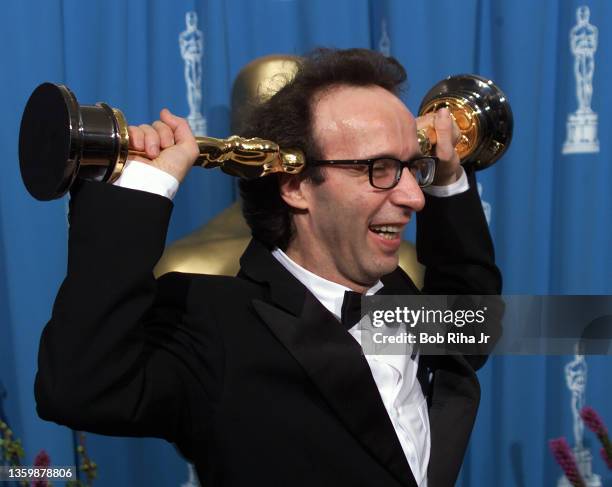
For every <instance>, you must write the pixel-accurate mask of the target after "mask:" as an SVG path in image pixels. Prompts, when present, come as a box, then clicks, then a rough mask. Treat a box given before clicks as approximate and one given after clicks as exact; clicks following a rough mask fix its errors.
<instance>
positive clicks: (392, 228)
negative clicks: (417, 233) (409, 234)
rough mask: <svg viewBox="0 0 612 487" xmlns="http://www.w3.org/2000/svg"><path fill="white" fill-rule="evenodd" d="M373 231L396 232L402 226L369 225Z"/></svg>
mask: <svg viewBox="0 0 612 487" xmlns="http://www.w3.org/2000/svg"><path fill="white" fill-rule="evenodd" d="M370 228H371V229H372V230H374V231H375V232H389V233H398V232H399V231H400V230H401V229H402V228H401V227H397V226H392V225H382V226H372V227H370Z"/></svg>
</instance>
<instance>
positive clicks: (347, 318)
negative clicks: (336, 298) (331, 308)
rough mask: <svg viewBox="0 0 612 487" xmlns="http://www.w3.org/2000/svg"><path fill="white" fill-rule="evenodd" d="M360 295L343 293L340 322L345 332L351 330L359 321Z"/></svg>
mask: <svg viewBox="0 0 612 487" xmlns="http://www.w3.org/2000/svg"><path fill="white" fill-rule="evenodd" d="M361 318H362V315H361V293H358V292H355V291H344V300H343V301H342V311H341V312H340V322H341V323H342V324H343V325H344V327H345V328H346V329H347V330H350V329H351V328H353V327H354V326H355V325H356V324H357V323H359V321H360V320H361Z"/></svg>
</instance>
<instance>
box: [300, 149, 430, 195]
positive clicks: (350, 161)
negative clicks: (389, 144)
mask: <svg viewBox="0 0 612 487" xmlns="http://www.w3.org/2000/svg"><path fill="white" fill-rule="evenodd" d="M423 159H427V160H431V161H433V172H432V174H431V176H430V177H429V181H428V182H427V183H426V184H422V185H421V184H419V187H421V188H425V187H427V186H429V185H430V184H431V183H432V182H433V180H434V177H435V175H436V168H437V167H438V162H439V161H440V159H439V158H437V157H435V156H417V157H413V158H412V159H408V160H407V161H400V160H399V159H396V158H395V157H375V158H374V159H328V160H324V159H321V160H314V161H311V160H309V161H308V164H310V165H312V166H326V165H348V166H350V165H361V166H368V177H369V179H370V185H371V186H372V187H373V188H376V189H393V188H395V187H396V186H397V184H398V183H399V182H400V179H401V178H402V172H403V171H404V168H405V167H408V168H411V167H414V166H415V164H416V163H417V162H418V161H422V160H423ZM389 160H391V161H395V162H399V170H398V171H396V174H395V179H394V180H393V185H392V186H389V187H388V188H381V187H380V186H376V185H375V184H374V177H373V174H372V173H373V168H374V164H375V163H376V162H377V161H389ZM417 184H418V182H417Z"/></svg>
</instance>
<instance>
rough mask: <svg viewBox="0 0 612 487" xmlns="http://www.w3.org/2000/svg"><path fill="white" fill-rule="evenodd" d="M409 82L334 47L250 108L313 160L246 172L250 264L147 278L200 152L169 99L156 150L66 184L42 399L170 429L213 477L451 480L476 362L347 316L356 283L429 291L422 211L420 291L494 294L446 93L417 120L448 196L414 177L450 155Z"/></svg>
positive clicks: (228, 480)
mask: <svg viewBox="0 0 612 487" xmlns="http://www.w3.org/2000/svg"><path fill="white" fill-rule="evenodd" d="M404 80H405V72H404V70H403V68H402V67H401V66H400V65H399V64H398V63H397V61H395V60H393V59H388V58H385V57H384V56H382V55H380V54H377V53H375V52H372V51H367V50H362V49H354V50H346V51H335V50H319V51H316V52H315V53H314V54H313V55H311V56H310V57H308V58H306V59H305V60H304V61H303V63H302V65H301V67H300V69H299V70H298V73H297V74H296V76H295V78H294V79H293V80H292V81H291V82H290V83H289V84H287V85H286V86H285V87H284V88H283V89H281V90H280V91H279V93H278V94H276V95H275V96H273V97H272V98H271V99H270V100H269V101H268V102H266V103H264V104H262V105H261V106H260V107H258V108H256V109H255V110H254V112H253V113H252V115H251V116H250V123H249V124H248V127H247V128H246V129H245V133H244V134H243V135H247V136H254V135H258V136H260V137H263V138H269V139H271V140H275V141H277V142H278V143H279V145H280V146H281V147H286V148H297V149H300V150H302V151H303V152H304V153H305V155H306V158H307V160H308V167H307V169H306V171H305V172H304V174H301V175H298V176H290V175H283V176H280V177H277V176H269V177H265V178H261V179H259V180H256V181H250V182H242V184H241V192H242V195H243V199H244V213H245V217H246V219H247V221H248V223H249V225H250V226H251V229H252V232H253V237H254V238H253V241H252V242H251V244H250V245H249V247H248V248H247V250H246V251H245V253H244V255H243V256H242V258H241V271H240V273H239V275H238V276H237V277H236V278H228V277H213V276H200V275H186V274H178V273H170V274H167V275H165V276H163V277H162V278H160V280H159V281H157V282H156V281H155V280H154V278H153V277H152V272H151V270H152V268H153V266H154V265H155V262H156V261H157V259H158V258H159V256H160V255H161V252H162V250H163V243H164V238H165V232H166V227H167V222H168V219H169V216H170V211H171V207H172V205H171V202H170V200H169V199H168V198H167V197H164V196H172V193H173V192H174V191H175V189H176V186H177V185H178V182H180V181H181V180H182V179H183V178H184V176H185V175H186V173H187V172H188V170H189V168H190V167H191V166H192V164H193V161H194V160H195V158H196V156H197V154H198V149H197V145H196V143H195V140H194V139H193V137H192V135H191V132H190V130H189V128H188V125H187V124H186V122H185V120H182V119H180V118H178V117H175V116H173V115H172V114H170V113H169V112H168V111H167V110H164V111H162V113H161V121H157V122H155V123H153V125H152V126H147V125H145V126H140V127H132V128H131V129H130V143H131V144H132V146H133V147H134V148H135V149H138V150H144V151H146V153H147V155H148V156H149V158H148V159H146V158H142V159H140V161H139V162H135V163H131V165H130V167H128V168H127V169H126V172H124V175H123V176H122V178H121V181H120V182H119V184H120V185H121V186H124V187H113V186H109V185H103V184H96V183H83V184H82V185H81V187H80V188H78V189H77V190H76V191H75V192H74V195H73V199H72V208H71V229H70V244H69V246H70V248H69V262H68V274H67V277H66V280H65V281H64V283H63V285H62V287H61V289H60V292H59V294H58V297H57V300H56V303H55V307H54V311H53V316H52V318H51V321H50V322H49V324H48V325H47V327H46V328H45V330H44V332H43V337H42V341H41V349H40V357H39V372H38V376H37V381H36V396H37V401H38V410H39V414H40V415H41V416H42V417H43V418H45V419H51V420H54V421H57V422H59V423H62V424H66V425H69V426H71V427H73V428H76V429H82V430H90V431H94V432H98V433H103V434H111V435H146V436H156V437H161V438H165V439H167V440H168V441H171V442H174V443H176V444H177V446H178V447H179V448H180V450H181V451H182V452H183V453H184V454H185V456H186V457H187V458H189V459H190V460H191V461H192V462H194V463H195V465H196V467H197V469H198V474H199V476H200V479H201V481H202V483H203V485H214V486H217V485H278V486H300V485H304V486H306V485H307V486H313V485H321V486H327V485H329V486H331V485H334V486H338V485H342V486H372V485H376V486H416V485H419V486H426V485H428V486H430V487H432V486H433V487H440V486H450V485H453V484H454V481H455V479H456V477H457V474H458V471H459V468H460V464H461V460H462V458H463V454H464V451H465V448H466V445H467V441H468V437H469V433H470V431H471V428H472V425H473V421H474V418H475V414H476V409H477V406H478V400H479V387H478V381H477V379H476V375H475V373H474V368H475V367H476V366H478V365H481V363H482V361H481V360H468V359H466V358H464V357H461V356H456V357H439V358H438V359H436V360H434V358H432V357H418V356H416V357H410V356H407V357H401V358H399V359H397V360H386V359H385V358H384V357H377V356H364V355H363V353H362V350H361V347H360V342H359V340H360V336H359V333H358V331H357V330H356V327H355V326H354V325H356V323H353V322H350V321H349V322H348V323H346V320H344V321H345V323H344V325H345V326H343V325H341V324H340V322H339V321H340V320H341V318H342V317H341V308H342V307H343V297H344V294H345V291H347V290H352V291H356V292H358V293H368V294H372V293H374V292H376V291H378V290H380V289H381V288H383V289H384V288H386V289H387V290H389V289H391V290H393V291H394V292H396V293H405V294H414V293H417V292H418V290H417V289H416V287H415V286H414V284H413V283H412V282H411V281H410V279H409V278H408V277H407V276H406V275H405V274H404V273H403V272H402V271H401V270H399V269H398V268H397V264H398V256H397V250H398V246H399V242H400V237H401V234H402V231H403V229H404V227H405V225H406V224H408V222H409V220H410V219H411V218H412V216H413V215H414V213H416V212H420V215H421V216H420V217H419V222H418V239H417V246H418V251H419V255H420V258H421V260H422V262H423V263H424V264H425V265H426V266H427V275H426V278H425V287H426V291H427V292H432V293H437V292H440V293H474V294H485V293H496V292H499V291H500V277H499V272H498V271H497V268H496V267H495V265H494V263H493V248H492V245H491V241H490V238H489V235H488V230H487V226H486V222H485V220H484V215H483V213H482V207H481V205H480V201H479V199H478V195H477V192H476V187H475V181H474V179H473V178H472V177H471V176H470V178H468V177H466V175H465V173H464V171H463V169H462V168H461V166H460V165H459V159H458V157H457V154H456V152H455V151H454V142H455V141H456V137H457V134H456V130H455V128H454V126H453V123H452V120H451V118H450V116H449V114H448V112H447V111H446V110H441V111H440V112H438V114H436V115H435V116H434V115H430V116H428V117H426V118H425V119H423V120H420V121H419V123H420V124H424V125H431V126H433V128H434V129H435V131H436V135H437V138H438V144H437V148H436V151H437V156H438V157H439V158H440V161H439V162H438V164H437V168H436V171H435V179H434V186H433V187H432V188H430V189H429V191H430V192H432V193H434V194H437V195H438V196H435V195H434V196H429V195H428V196H427V197H425V196H424V194H423V192H422V191H421V188H420V187H419V182H420V183H423V184H424V183H426V182H427V180H428V178H429V177H430V176H432V172H431V170H432V168H433V167H435V166H433V164H434V162H435V161H433V160H431V159H430V158H429V159H428V158H423V157H422V155H421V154H419V148H418V144H417V138H416V126H417V123H416V121H415V119H414V117H413V116H412V115H411V114H410V112H409V111H408V110H407V108H406V107H405V106H404V105H403V103H402V102H401V101H400V100H399V98H398V97H397V90H398V89H399V86H400V85H401V83H402V82H403V81H404ZM401 161H404V162H401ZM145 180H146V181H145ZM468 180H469V181H468ZM135 189H137V190H138V191H135ZM151 193H158V194H151ZM160 195H162V196H160ZM347 328H348V330H347ZM426 397H427V400H426ZM428 406H429V407H428Z"/></svg>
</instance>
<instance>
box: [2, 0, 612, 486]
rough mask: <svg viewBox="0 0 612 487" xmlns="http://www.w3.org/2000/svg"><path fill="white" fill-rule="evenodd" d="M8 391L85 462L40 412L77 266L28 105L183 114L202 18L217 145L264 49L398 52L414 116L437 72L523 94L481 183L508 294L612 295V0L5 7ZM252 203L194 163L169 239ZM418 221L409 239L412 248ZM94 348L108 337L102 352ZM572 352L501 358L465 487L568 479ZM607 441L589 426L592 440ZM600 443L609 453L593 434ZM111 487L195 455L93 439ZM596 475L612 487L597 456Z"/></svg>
mask: <svg viewBox="0 0 612 487" xmlns="http://www.w3.org/2000/svg"><path fill="white" fill-rule="evenodd" d="M580 5H587V6H588V7H589V8H590V14H591V15H590V22H591V23H592V24H593V25H595V26H597V27H599V43H598V47H597V51H596V53H595V74H594V78H593V87H594V92H593V97H592V102H591V106H592V109H593V111H594V112H596V113H597V114H598V116H599V118H598V122H597V123H598V131H599V139H600V148H599V152H597V153H576V154H566V155H563V154H562V148H563V144H564V142H565V140H566V136H567V134H566V122H567V119H568V115H569V114H571V113H573V112H575V111H576V109H577V103H578V102H577V99H576V94H575V89H576V88H575V78H574V57H573V55H572V53H571V51H570V39H569V32H570V29H571V28H572V27H573V26H574V25H575V24H576V9H577V8H578V7H579V6H580ZM0 11H1V12H2V16H1V17H0V27H1V29H2V32H3V34H4V35H3V38H4V40H3V42H2V43H0V60H1V62H2V66H1V69H0V107H2V113H3V115H2V117H3V124H2V126H3V130H2V131H1V132H0V158H1V160H2V162H3V174H2V177H1V178H0V380H1V381H2V383H3V384H4V387H5V389H6V390H7V393H8V395H7V397H6V399H5V400H4V411H5V413H6V415H7V417H8V419H9V420H10V422H11V424H12V426H13V428H14V430H15V433H16V435H17V436H18V437H21V438H22V440H23V442H24V446H25V448H26V451H27V455H26V458H25V459H24V463H25V464H31V463H32V460H33V457H34V455H35V454H36V453H37V452H38V451H39V450H40V449H41V448H44V449H46V450H47V451H48V452H49V453H50V454H51V457H52V460H53V463H54V464H58V465H72V464H74V455H73V440H72V434H71V432H70V430H68V429H66V428H63V427H59V426H56V425H54V424H51V423H46V422H43V421H41V420H39V419H38V418H37V416H36V412H35V404H34V399H33V379H34V374H35V370H36V351H37V346H38V338H39V335H40V332H41V330H42V327H43V326H44V324H45V322H46V320H47V319H48V317H49V314H50V308H51V305H52V302H53V298H54V294H55V292H56V290H57V287H58V285H59V283H60V281H61V279H62V277H63V274H64V270H65V266H66V216H65V206H66V202H65V201H64V200H60V201H55V202H52V203H46V204H41V203H39V202H36V201H35V200H33V199H32V198H31V197H30V196H29V195H28V194H27V193H26V191H25V190H24V188H23V186H22V184H21V180H20V176H19V169H18V161H17V137H18V129H19V121H20V116H21V111H22V109H23V107H24V104H25V102H26V100H27V98H28V96H29V94H30V93H31V91H32V90H33V88H34V87H35V86H36V85H38V84H39V83H41V82H43V81H54V82H61V83H65V84H67V85H68V86H69V87H71V88H72V90H73V91H74V92H75V93H76V94H77V97H78V98H79V100H80V101H81V102H82V103H85V104H91V103H94V102H96V101H105V102H107V103H109V104H110V105H111V106H116V107H119V108H121V109H122V110H123V111H124V113H125V115H126V117H127V119H128V120H129V122H130V123H132V124H137V123H144V122H149V121H152V120H154V119H156V118H157V117H158V113H159V110H160V109H161V108H162V107H164V106H167V107H169V108H171V109H172V110H173V111H175V112H176V113H178V114H182V115H184V116H186V115H187V114H188V112H189V107H188V104H187V98H186V88H185V81H184V77H183V70H184V64H183V60H182V58H181V55H180V52H179V45H178V36H179V33H180V32H181V31H183V30H185V13H186V12H188V11H195V12H197V14H198V17H199V25H198V27H199V29H201V30H202V31H203V33H204V39H205V45H204V86H203V102H202V111H203V113H204V115H205V117H206V119H207V121H208V133H209V135H213V136H227V135H229V99H230V90H231V82H232V80H233V79H234V77H235V75H236V74H237V72H238V71H239V69H240V68H241V67H242V66H243V65H244V64H246V63H247V62H248V61H250V60H252V59H253V58H255V57H258V56H262V55H266V54H273V53H289V54H302V53H304V52H306V51H308V50H310V49H311V48H313V47H316V46H320V45H323V46H335V47H370V48H374V49H390V52H391V54H392V55H393V56H395V57H397V58H398V59H399V60H400V61H401V62H402V63H403V64H404V66H405V67H406V68H407V70H408V73H409V80H410V82H409V89H408V90H407V91H406V93H405V97H404V98H405V101H406V103H407V105H408V106H409V108H410V109H411V110H412V111H413V112H415V111H416V109H417V108H418V105H419V103H420V100H421V97H422V96H423V95H424V94H425V93H426V91H427V90H428V89H429V87H430V86H431V85H433V84H434V83H435V82H437V81H438V80H439V79H441V78H443V77H445V76H447V75H449V74H457V73H465V72H468V73H479V74H481V75H483V76H487V77H490V78H492V79H494V80H495V81H496V82H497V83H498V84H499V85H500V86H501V87H502V88H503V89H504V91H505V92H506V94H507V95H508V98H509V100H510V102H511V104H512V107H513V111H514V116H515V133H514V141H513V144H512V147H511V148H510V150H509V151H508V153H507V155H506V156H505V157H504V159H502V161H501V162H500V163H498V164H497V165H496V166H494V167H493V168H491V169H490V170H488V171H486V172H483V173H481V174H480V182H481V183H482V199H483V200H484V201H485V204H487V205H488V206H489V207H490V209H491V222H490V226H491V230H492V233H493V236H494V239H495V242H496V247H497V256H498V261H499V264H500V266H501V268H502V270H503V273H504V280H505V292H506V293H515V294H580V293H584V294H612V279H611V276H612V257H611V254H610V249H611V247H612V226H611V223H612V221H611V220H612V218H611V217H612V196H611V194H610V191H609V188H610V181H611V180H612V152H611V151H612V142H611V140H610V139H608V137H607V135H608V134H610V133H611V131H612V121H611V115H610V113H612V110H611V109H612V100H611V97H612V93H611V90H610V86H612V62H610V61H611V60H612V39H611V37H610V36H611V35H612V28H610V27H609V24H607V20H608V19H610V18H612V3H610V2H609V1H607V0H579V1H573V0H559V1H557V0H540V1H538V2H533V0H513V1H503V0H464V1H462V2H457V1H455V0H414V1H404V0H380V1H377V0H369V1H368V0H308V1H307V0H208V1H205V0H201V1H193V0H173V1H171V2H170V1H163V0H99V1H97V0H96V1H94V0H92V1H89V2H82V1H78V0H64V1H60V0H38V1H37V0H12V1H10V0H9V1H4V2H2V4H1V5H0ZM234 199H235V190H234V184H233V181H232V180H230V178H228V177H227V176H224V175H222V174H221V173H217V172H212V171H201V170H195V171H193V172H192V173H190V175H189V177H188V178H187V180H186V182H185V183H184V184H183V187H182V188H181V190H180V192H179V194H178V196H177V199H176V208H175V212H174V216H173V220H172V226H171V231H170V239H171V240H173V239H175V238H178V237H180V236H182V235H184V234H186V233H188V232H190V231H191V230H193V229H195V228H196V227H197V226H199V225H201V224H202V223H203V222H205V221H207V220H208V219H209V218H210V217H212V216H213V215H215V214H216V213H217V212H219V211H220V210H221V209H223V208H225V207H226V206H228V205H229V204H230V203H231V202H232V201H233V200H234ZM413 232H414V229H411V230H409V231H408V232H407V235H406V237H407V238H410V239H413V238H414V233H413ZM92 346H95V344H92ZM567 360H568V358H567V357H552V358H551V357H549V358H546V357H512V358H508V357H506V358H500V357H497V358H494V359H492V360H491V361H490V362H489V363H488V365H487V366H486V367H485V369H484V370H483V371H482V372H481V373H480V379H481V382H482V385H483V402H482V405H481V408H480V412H479V416H478V420H477V425H476V428H475V431H474V435H473V437H472V440H471V445H470V449H469V452H468V456H467V460H466V463H465V465H464V469H463V473H462V476H461V480H460V482H459V485H462V486H480V485H482V486H485V485H487V486H488V485H498V486H510V485H518V486H523V485H529V486H531V485H545V484H548V485H552V484H553V483H555V482H556V479H557V477H558V475H559V472H560V471H559V469H558V468H557V467H556V465H555V464H554V462H553V460H552V459H551V457H550V455H549V453H548V450H547V440H548V439H549V438H551V437H557V436H561V435H566V436H568V438H569V437H571V432H572V429H571V414H570V406H569V393H568V391H567V389H566V387H565V381H564V378H563V365H564V364H565V363H566V362H567ZM588 364H589V367H590V368H589V382H588V391H587V403H589V404H591V405H592V406H593V407H595V409H597V410H598V411H600V412H601V413H602V415H603V416H604V418H606V419H607V421H608V424H609V425H610V426H612V392H611V391H610V379H609V375H608V374H609V372H610V370H611V369H610V366H611V364H612V360H611V359H610V358H609V357H599V358H597V357H589V358H588ZM586 436H587V438H589V439H591V438H592V436H591V435H590V433H587V434H586ZM591 445H592V446H594V447H596V448H594V450H598V447H597V444H596V442H595V441H592V442H591ZM88 449H89V453H90V456H92V457H93V459H94V460H95V461H97V463H98V464H99V468H100V473H99V481H98V483H97V485H113V486H118V487H122V486H126V487H127V486H133V485H151V486H167V485H180V483H181V482H182V481H185V480H186V478H187V469H186V465H185V462H184V461H183V460H182V459H180V458H179V456H178V455H177V454H176V453H175V452H174V450H173V448H172V447H171V446H169V445H167V444H165V443H163V442H161V441H156V440H141V439H121V438H107V437H101V436H95V435H88ZM595 456H596V459H595V461H594V468H595V471H596V472H598V473H600V474H603V476H604V479H606V480H607V483H606V485H612V480H611V479H612V473H610V472H608V473H607V474H606V469H605V466H604V465H603V463H602V462H601V460H600V459H599V457H598V455H597V454H596V455H595Z"/></svg>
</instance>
